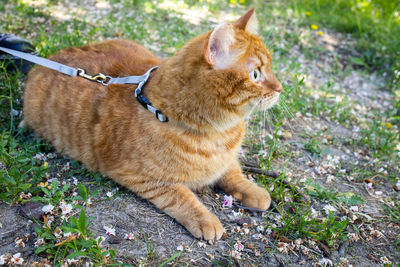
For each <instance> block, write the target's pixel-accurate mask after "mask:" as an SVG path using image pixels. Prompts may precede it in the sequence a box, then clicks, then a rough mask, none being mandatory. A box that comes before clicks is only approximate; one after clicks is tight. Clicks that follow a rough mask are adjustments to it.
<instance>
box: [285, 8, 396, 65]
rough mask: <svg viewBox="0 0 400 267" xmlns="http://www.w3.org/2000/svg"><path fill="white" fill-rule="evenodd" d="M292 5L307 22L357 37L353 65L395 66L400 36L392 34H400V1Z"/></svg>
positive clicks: (297, 13)
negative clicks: (357, 52) (356, 53)
mask: <svg viewBox="0 0 400 267" xmlns="http://www.w3.org/2000/svg"><path fill="white" fill-rule="evenodd" d="M291 6H292V8H293V10H294V13H295V14H296V16H298V17H300V18H303V19H304V20H303V23H305V24H306V25H311V24H316V25H319V26H320V27H323V28H332V29H335V30H337V31H340V32H344V33H350V34H352V35H353V36H354V37H356V38H357V39H358V42H357V48H358V51H359V54H360V56H359V57H354V58H353V63H354V64H355V65H359V66H363V67H367V68H368V69H371V70H379V71H384V70H386V71H387V70H388V69H389V70H390V69H397V65H396V64H397V63H398V62H399V60H400V52H399V49H398V47H399V46H400V38H395V36H400V15H399V9H400V1H398V0H394V1H388V0H376V1H363V0H351V1H347V0H306V1H301V2H299V1H291ZM307 12H309V13H307Z"/></svg>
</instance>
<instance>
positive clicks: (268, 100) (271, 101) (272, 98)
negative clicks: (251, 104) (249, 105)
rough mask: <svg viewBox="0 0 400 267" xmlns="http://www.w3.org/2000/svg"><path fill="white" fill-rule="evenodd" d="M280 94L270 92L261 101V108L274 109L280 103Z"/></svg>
mask: <svg viewBox="0 0 400 267" xmlns="http://www.w3.org/2000/svg"><path fill="white" fill-rule="evenodd" d="M279 96H280V92H276V91H273V92H269V93H268V94H266V95H264V96H263V97H262V99H261V101H260V108H261V109H264V110H265V109H269V108H271V107H273V106H274V105H275V104H276V103H278V102H279Z"/></svg>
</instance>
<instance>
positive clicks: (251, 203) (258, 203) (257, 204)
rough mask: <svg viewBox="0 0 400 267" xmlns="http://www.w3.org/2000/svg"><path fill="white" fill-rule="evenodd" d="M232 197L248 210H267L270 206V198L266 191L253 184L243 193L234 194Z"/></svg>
mask: <svg viewBox="0 0 400 267" xmlns="http://www.w3.org/2000/svg"><path fill="white" fill-rule="evenodd" d="M233 197H234V198H236V199H238V200H240V201H241V202H242V204H243V205H244V206H246V207H249V208H256V209H261V210H267V209H268V208H269V206H270V205H271V196H270V195H269V193H268V191H267V190H265V189H264V188H261V187H259V186H257V185H255V184H254V185H253V186H251V187H250V188H249V189H248V190H246V191H245V192H237V193H234V194H233Z"/></svg>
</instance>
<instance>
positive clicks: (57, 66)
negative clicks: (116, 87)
mask: <svg viewBox="0 0 400 267" xmlns="http://www.w3.org/2000/svg"><path fill="white" fill-rule="evenodd" d="M0 51H3V52H6V53H8V54H10V55H13V56H16V57H19V58H22V59H24V60H26V61H30V62H33V63H35V64H38V65H41V66H43V67H46V68H49V69H52V70H55V71H58V72H61V73H64V74H67V75H69V76H80V77H83V78H85V79H88V80H91V81H96V82H99V83H101V84H103V85H109V84H111V83H114V84H116V83H118V84H137V85H138V86H137V88H136V89H135V97H136V99H137V100H138V101H139V103H140V104H141V105H142V106H143V107H145V108H146V109H147V110H148V111H150V112H151V113H153V114H154V115H156V117H157V119H158V120H159V121H161V122H167V121H168V117H166V116H164V114H163V113H162V112H161V110H159V109H157V108H155V107H153V106H152V105H151V103H150V101H149V100H148V99H147V98H146V97H145V96H144V95H143V94H142V87H143V85H144V84H145V83H146V82H147V80H148V79H149V77H150V73H151V72H152V71H153V70H155V69H156V68H158V66H155V67H152V68H151V69H149V70H148V71H147V72H146V73H145V74H143V75H141V76H127V77H117V78H113V77H110V76H106V75H104V74H102V73H99V74H96V75H93V76H91V75H88V74H86V73H85V70H83V69H80V68H72V67H69V66H66V65H64V64H61V63H58V62H55V61H52V60H48V59H45V58H42V57H38V56H35V55H32V54H29V53H24V52H21V51H17V50H13V49H9V48H5V47H1V46H0Z"/></svg>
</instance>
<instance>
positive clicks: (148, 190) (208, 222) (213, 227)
mask: <svg viewBox="0 0 400 267" xmlns="http://www.w3.org/2000/svg"><path fill="white" fill-rule="evenodd" d="M123 184H124V185H125V186H126V187H128V188H129V189H131V190H132V191H134V192H135V193H137V194H138V195H140V196H141V197H143V198H145V199H147V200H149V201H150V202H152V203H153V204H154V205H156V206H157V208H159V209H160V210H162V211H164V212H165V213H167V214H168V215H169V216H171V217H173V218H175V219H176V220H177V221H178V222H179V223H181V224H182V225H183V226H184V227H185V228H186V229H187V230H188V231H189V232H190V233H191V234H192V235H193V236H195V237H196V238H204V239H205V240H218V239H220V238H221V236H222V234H223V231H224V228H223V227H222V224H221V222H220V221H219V219H218V218H217V217H216V216H215V215H214V214H212V213H211V212H210V211H209V210H208V209H207V208H206V207H205V206H204V205H203V204H202V203H201V202H200V201H199V200H198V199H197V197H196V196H195V194H194V193H193V192H192V191H191V190H190V189H189V188H188V187H187V186H185V185H183V184H165V183H154V182H153V183H150V182H148V181H137V180H136V181H133V180H125V181H124V182H123Z"/></svg>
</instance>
